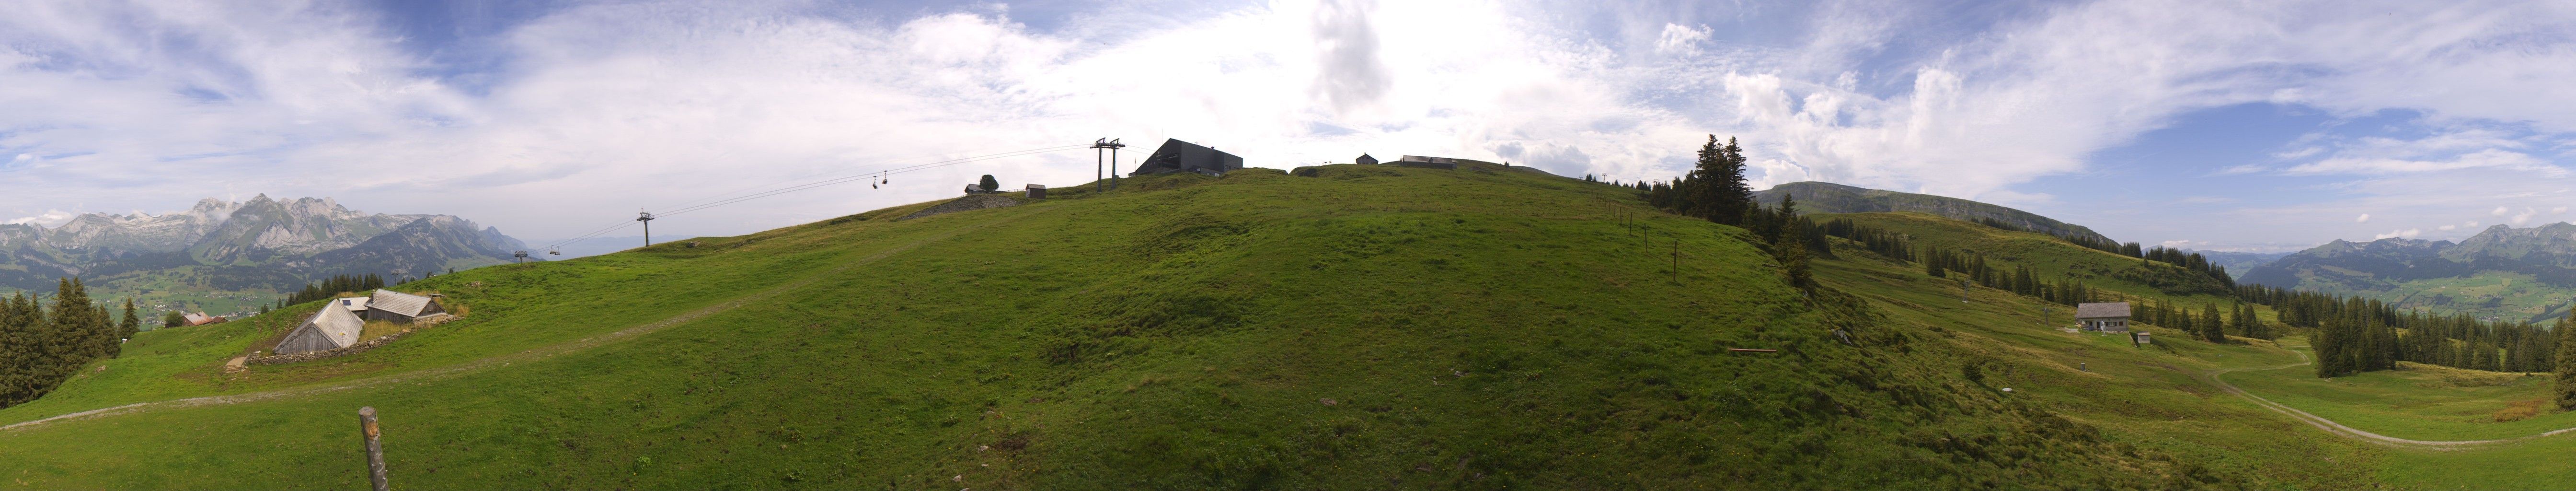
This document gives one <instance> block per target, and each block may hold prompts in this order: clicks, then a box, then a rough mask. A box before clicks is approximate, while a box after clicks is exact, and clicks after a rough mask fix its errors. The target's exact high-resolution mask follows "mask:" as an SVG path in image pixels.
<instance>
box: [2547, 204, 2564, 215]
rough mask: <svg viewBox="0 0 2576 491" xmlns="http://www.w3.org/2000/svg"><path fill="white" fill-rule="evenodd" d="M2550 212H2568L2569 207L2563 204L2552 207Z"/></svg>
mask: <svg viewBox="0 0 2576 491" xmlns="http://www.w3.org/2000/svg"><path fill="white" fill-rule="evenodd" d="M2549 212H2550V213H2566V212H2567V207H2564V206H2561V207H2557V208H2550V209H2549Z"/></svg>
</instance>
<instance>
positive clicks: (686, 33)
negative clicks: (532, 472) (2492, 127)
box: [0, 0, 1711, 238]
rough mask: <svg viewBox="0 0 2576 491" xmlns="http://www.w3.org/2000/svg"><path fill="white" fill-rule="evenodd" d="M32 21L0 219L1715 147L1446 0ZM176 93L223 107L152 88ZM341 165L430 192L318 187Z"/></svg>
mask: <svg viewBox="0 0 2576 491" xmlns="http://www.w3.org/2000/svg"><path fill="white" fill-rule="evenodd" d="M101 5H105V4H101ZM30 7H31V8H29V9H26V11H25V12H23V14H24V15H13V17H12V19H14V20H12V19H0V46H13V47H14V46H29V45H43V46H69V48H65V49H66V50H67V52H65V53H60V54H58V55H59V56H65V57H72V58H79V59H83V60H88V61H90V63H86V64H74V65H71V66H70V67H69V68H37V67H33V66H32V65H23V64H22V65H11V66H6V67H0V128H53V129H44V130H39V131H34V132H31V133H19V134H14V135H9V136H0V148H10V149H16V148H18V147H20V146H23V145H27V144H30V143H32V142H41V144H42V145H43V148H42V149H41V150H42V151H39V152H28V153H31V154H43V155H75V156H71V157H62V158H52V159H33V161H32V163H30V164H25V165H24V167H26V168H24V169H20V168H19V167H20V164H10V165H11V166H10V167H6V168H5V169H8V170H10V171H13V172H19V173H18V174H13V175H10V176H8V177H9V178H11V179H13V181H14V180H15V179H18V178H20V177H22V176H23V177H24V178H25V180H24V181H14V182H12V183H11V185H10V186H9V187H10V188H11V193H10V194H11V195H10V196H6V197H0V206H12V205H14V206H21V207H27V206H37V205H43V204H46V203H66V202H71V200H72V199H74V198H75V197H79V196H92V195H100V194H106V195H114V196H120V197H126V198H124V199H131V200H136V201H133V202H120V203H114V204H110V205H109V207H110V208H111V209H123V208H130V207H145V208H155V209H159V208H167V207H173V206H178V205H181V204H183V203H186V202H188V201H192V200H193V198H194V197H199V196H207V195H217V196H220V195H226V194H234V193H239V194H243V195H248V194H250V193H255V192H265V193H269V194H270V195H272V196H293V195H314V196H321V195H333V196H338V197H340V198H341V199H342V201H344V202H348V203H350V205H351V206H352V207H361V208H365V209H370V210H383V211H388V212H437V213H456V214H460V215H464V216H467V217H468V218H474V219H477V220H480V221H484V222H487V223H493V224H495V225H498V226H500V227H502V229H503V230H504V231H505V232H508V233H511V234H514V235H519V236H522V237H531V238H548V237H558V236H563V235H571V234H572V233H578V232H565V231H567V230H571V231H579V230H587V229H588V228H591V227H595V226H597V225H594V223H597V222H603V221H614V220H615V219H616V218H617V217H619V216H625V215H628V214H631V213H633V212H634V209H635V208H637V207H639V206H641V207H653V208H656V209H664V207H669V206H674V205H678V204H683V203H688V202H691V201H694V200H696V199H699V198H702V197H706V196H707V195H706V194H705V193H707V192H709V190H717V189H737V188H752V187H756V186H758V185H760V184H762V183H768V182H773V181H778V180H781V179H790V178H799V177H811V176H837V175H846V174H855V173H860V172H867V171H870V170H875V169H881V168H887V167H895V166H900V165H906V164H911V163H918V162H923V161H931V160H939V159H942V158H953V157H958V156H965V155H975V154H981V153H990V152H996V151H1004V150H1013V149H1023V148H1035V147H1043V146H1050V145H1062V144H1071V143H1082V142H1088V141H1091V140H1092V139H1093V138H1098V137H1102V136H1112V137H1121V138H1124V139H1125V140H1126V141H1127V142H1128V143H1130V144H1133V145H1136V146H1137V147H1141V148H1130V149H1129V150H1131V151H1130V152H1126V153H1125V155H1124V156H1125V157H1126V158H1127V159H1128V160H1130V161H1131V162H1130V163H1129V164H1128V165H1127V166H1126V167H1129V168H1132V165H1133V164H1132V161H1133V160H1135V159H1137V158H1141V157H1143V156H1144V154H1146V153H1147V152H1150V151H1151V150H1152V147H1153V146H1154V145H1156V144H1158V143H1159V140H1160V139H1161V138H1165V137H1170V138H1180V139H1185V140H1191V141H1196V142H1200V143H1204V144H1209V145H1215V146H1218V147H1219V148H1220V149H1223V150H1227V151H1229V152H1234V153H1236V154H1238V155H1242V156H1244V157H1246V159H1247V163H1248V164H1250V165H1255V166H1273V167H1288V166H1294V165H1301V164H1303V163H1307V162H1318V161H1325V160H1347V159H1348V158H1350V157H1351V156H1355V155H1358V154H1360V153H1362V152H1373V153H1376V154H1379V155H1389V154H1430V155H1456V156H1460V157H1469V158H1482V159H1494V160H1509V161H1513V162H1515V163H1519V164H1524V165H1532V166H1534V167H1538V168H1541V169H1546V170H1551V171H1556V172H1558V173H1560V174H1568V175H1579V174H1584V173H1587V172H1589V173H1598V174H1603V175H1607V176H1611V177H1614V178H1623V179H1631V180H1633V179H1637V178H1640V177H1665V176H1670V175H1675V174H1678V171H1677V170H1675V165H1674V163H1675V161H1677V159H1678V157H1680V156H1684V155H1687V151H1688V149H1689V148H1690V147H1691V146H1693V145H1694V144H1696V143H1697V139H1698V138H1700V137H1702V135H1704V134H1706V133H1708V132H1710V131H1709V130H1710V129H1711V128H1710V127H1709V126H1708V125H1706V124H1701V123H1696V122H1693V121H1692V120H1691V118H1689V117H1685V116H1682V115H1679V114H1676V113H1674V112H1671V111H1667V110H1664V109H1658V108H1655V107H1651V106H1648V105H1642V104H1638V103H1635V102H1633V101H1631V100H1629V99H1627V97H1628V94H1631V93H1632V92H1634V91H1635V90H1636V87H1638V86H1640V85H1641V84H1655V83H1661V82H1660V81H1655V80H1641V79H1637V78H1635V77H1637V75H1635V74H1633V73H1632V72H1630V71H1625V70H1622V69H1618V68H1617V67H1616V65H1617V63H1618V61H1617V59H1616V58H1615V56H1614V55H1613V54H1611V53H1609V52H1607V51H1604V50H1602V49H1601V48H1600V47H1598V46H1595V45H1590V44H1586V43H1584V42H1580V41H1574V40H1569V39H1566V38H1562V37H1559V36H1560V35H1562V34H1564V32H1563V30H1561V29H1557V28H1554V27H1551V26H1547V25H1543V24H1538V23H1535V22H1533V21H1531V20H1528V19H1523V18H1518V17H1515V16H1514V15H1513V14H1512V12H1513V11H1512V10H1511V9H1510V8H1508V7H1507V6H1501V5H1494V4H1490V3H1485V2H1480V1H1474V0H1454V1H1408V2H1381V3H1377V4H1369V3H1366V2H1334V3H1320V4H1319V3H1308V2H1300V1H1283V2H1279V3H1273V4H1263V5H1259V6H1254V7H1246V8H1240V9H1235V10H1231V11H1221V12H1215V13H1213V14H1211V15H1193V16H1190V17H1188V18H1169V19H1155V18H1142V19H1140V18H1117V19H1112V18H1096V19H1082V18H1078V19H1074V20H1072V21H1069V22H1073V23H1074V25H1067V26H1058V27H1057V28H1054V29H1047V30H1037V29H1032V28H1030V27H1028V26H1024V25H1021V24H1018V23H1015V22H1013V21H1012V20H1010V19H1008V18H1005V17H999V16H997V15H993V14H973V13H932V14H928V15H920V16H918V17H901V16H898V17H895V18H893V19H892V20H891V21H884V20H880V19H879V18H877V17H873V16H871V17H865V18H835V17H829V16H816V15H815V14H814V13H813V10H812V9H807V8H801V7H796V6H793V5H789V6H783V7H782V6H776V5H770V4H760V3H749V4H743V5H732V4H728V6H727V8H723V9H709V8H705V7H704V6H702V5H691V4H686V3H652V2H647V3H616V4H591V5H583V6H577V7H572V8H568V9H564V10H562V11H559V12H557V13H554V14H552V15H549V16H546V17H543V18H538V19H534V20H532V21H529V22H527V23H525V24H524V25H519V26H517V27H515V28H513V29H511V30H509V31H507V32H506V33H504V34H502V35H501V36H499V37H497V38H495V39H492V40H490V42H489V46H488V49H491V50H494V51H497V52H501V53H503V54H504V56H501V58H503V59H507V60H509V62H508V63H507V64H506V66H505V67H503V68H502V70H503V71H501V72H498V73H494V74H490V76H488V77H483V78H476V79H473V80H466V81H463V82H459V81H453V80H446V79H440V78H437V77H435V76H432V75H428V74H427V73H428V72H430V70H424V69H423V66H424V65H426V64H428V62H427V61H424V59H423V58H422V57H421V56H419V55H414V54H411V53H407V52H405V51H403V50H401V49H398V45H399V40H398V39H396V38H394V37H392V36H390V35H388V34H387V33H384V32H381V31H380V30H379V29H378V28H377V27H376V26H377V24H376V23H375V21H374V20H372V19H363V18H353V17H350V16H347V15H342V14H339V13H335V12H336V11H334V10H331V9H320V8H314V9H295V8H286V9H278V8H269V7H254V6H244V7H239V8H231V7H223V6H212V7H204V8H198V7H194V6H189V4H148V3H147V4H140V5H124V4H117V5H107V6H97V7H93V6H92V5H91V4H89V3H87V2H58V3H40V4H36V5H31V6H30ZM13 14H16V13H13ZM127 22H136V23H140V25H135V26H131V27H128V26H126V25H125V23H127ZM1399 26H1400V27H1399ZM190 36H195V38H196V39H200V40H201V41H202V42H201V43H200V44H203V45H205V46H209V47H208V48H206V49H205V52H202V53H194V52H192V53H186V55H187V56H175V55H170V54H168V53H161V52H159V51H158V50H159V49H160V47H159V46H158V45H154V44H152V43H151V40H152V39H164V38H179V37H190ZM12 41H27V42H25V43H13V42H12ZM163 57H168V58H171V59H163ZM87 66H107V67H110V68H112V69H113V71H115V72H116V73H117V74H118V75H117V76H115V77H110V76H106V75H103V74H102V73H103V72H104V71H106V70H107V69H100V70H99V71H92V70H90V69H88V68H83V67H87ZM467 84H471V85H474V86H473V87H466V86H464V85H467ZM192 87H194V88H203V89H204V90H205V91H207V92H210V93H215V94H222V95H223V97H222V98H221V99H220V100H218V101H214V102H209V101H207V100H201V99H192V98H189V97H179V96H173V95H171V94H173V93H177V92H181V91H184V90H185V89H188V88H192ZM182 156H184V157H182ZM173 157H181V158H173ZM26 160H28V159H19V160H17V161H20V162H23V161H26ZM1091 160H1092V159H1091V156H1090V155H1089V153H1088V152H1078V151H1077V152H1064V153H1059V154H1054V155H1044V156H1035V157H1026V158H1017V159H1010V160H1001V161H993V162H984V163H976V164H970V165H966V166H958V167H950V168H942V169H935V170H931V171H925V172H920V173H914V174H907V175H898V176H892V179H893V181H894V183H895V185H894V186H891V188H890V189H886V190H875V191H871V190H868V189H866V188H855V189H847V188H833V189H832V190H829V191H816V192H808V193H798V194H794V195H784V196H780V197H776V198H767V199H764V200H762V201H758V202H752V203H746V204H745V205H742V206H736V207H731V208H725V209H717V210H710V211H708V212H703V213H699V214H697V215H696V216H695V217H687V216H683V217H672V218H670V219H667V220H665V221H661V222H657V223H655V225H657V227H656V230H655V231H656V232H663V231H664V230H665V228H664V226H668V227H670V229H671V230H687V228H686V227H689V226H691V225H690V224H691V223H693V222H694V223H698V224H701V225H699V226H702V227H705V228H707V229H708V231H710V232H716V231H723V232H732V233H739V232H743V231H747V230H746V229H744V227H753V228H754V229H756V228H759V227H769V226H778V225H785V224H789V223H796V222H798V221H805V220H814V219H820V218H827V217H830V216H836V215H840V214H846V213H849V212H851V211H852V210H864V209H870V208H875V207H882V206H890V205H894V204H901V203H908V202H918V201H924V200H930V199H938V198H943V197H946V196H948V195H950V194H951V193H952V192H953V190H954V189H955V188H956V186H954V185H952V184H953V183H962V182H965V181H967V180H970V179H972V178H974V177H975V176H976V175H979V174H986V173H990V174H996V175H997V176H998V177H1001V178H1002V179H1004V180H1005V181H1008V182H1014V183H1017V182H1038V183H1055V184H1071V183H1078V182H1083V181H1087V180H1089V179H1090V175H1089V174H1082V173H1081V172H1080V170H1082V169H1088V168H1091V167H1092V166H1091V165H1090V164H1091V162H1090V161H1091ZM351 167H385V168H412V169H432V171H429V172H415V173H351V172H340V171H339V170H342V169H347V168H351ZM138 176H152V177H151V178H141V177H138ZM22 182H23V183H27V184H28V185H26V186H24V187H21V186H20V184H21V183H22ZM22 190H25V191H27V192H23V193H22V192H21V191H22ZM141 197H150V198H148V199H150V200H152V201H142V200H143V199H147V198H141ZM528 210H545V212H544V213H530V212H528ZM665 224H668V225H665Z"/></svg>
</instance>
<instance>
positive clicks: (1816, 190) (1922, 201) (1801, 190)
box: [1753, 181, 2116, 242]
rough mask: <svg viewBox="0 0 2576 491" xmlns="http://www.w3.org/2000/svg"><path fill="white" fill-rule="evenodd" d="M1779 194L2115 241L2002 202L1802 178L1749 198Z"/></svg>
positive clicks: (1818, 207)
mask: <svg viewBox="0 0 2576 491" xmlns="http://www.w3.org/2000/svg"><path fill="white" fill-rule="evenodd" d="M1783 196H1788V197H1792V198H1795V199H1797V200H1798V211H1799V212H1803V213H1868V212H1893V211H1912V212H1922V213H1930V214H1933V215H1940V216H1944V217H1949V218H1952V219H1957V220H1965V221H1971V222H1973V221H1977V220H1978V219H1981V218H1982V219H1991V220H1998V221H2002V222H2004V223H2010V224H2015V225H2019V226H2021V227H2022V228H2027V229H2030V230H2032V231H2036V232H2040V233H2044V234H2049V235H2061V236H2075V237H2083V238H2087V239H2094V240H2098V241H2101V242H2116V241H2113V240H2111V238H2109V237H2104V236H2102V234H2100V233H2096V232H2094V231H2093V229H2090V228H2085V227H2084V226H2082V225H2075V224H2071V223H2066V222H2061V221H2057V220H2056V219H2052V218H2049V217H2045V216H2040V215H2039V214H2037V213H2031V212H2027V211H2021V210H2017V209H2013V208H2011V207H2006V206H2003V205H1996V204H1991V203H1982V202H1977V201H1970V200H1964V199H1959V198H1952V197H1948V196H1934V195H1929V194H1915V193H1903V192H1896V191H1887V190H1879V189H1869V188H1861V187H1853V186H1845V185H1841V184H1834V183H1830V182H1817V181H1803V182H1792V183H1787V184H1781V185H1778V186H1772V187H1771V189H1765V190H1761V191H1755V192H1754V193H1753V200H1754V201H1757V202H1760V203H1763V204H1777V203H1779V202H1780V198H1781V197H1783Z"/></svg>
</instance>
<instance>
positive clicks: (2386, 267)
mask: <svg viewBox="0 0 2576 491" xmlns="http://www.w3.org/2000/svg"><path fill="white" fill-rule="evenodd" d="M2516 278H2528V281H2523V282H2522V283H2523V284H2522V285H2519V286H2517V285H2515V279H2516ZM2242 280H2243V282H2245V283H2253V284H2261V285H2268V286H2276V287H2283V288H2293V289H2306V290H2316V291H2330V292H2344V293H2361V294H2373V293H2377V294H2382V295H2380V296H2382V297H2385V298H2383V300H2388V301H2391V302H2398V303H2400V304H2401V305H2405V306H2426V307H2443V308H2454V309H2459V310H2464V311H2471V312H2480V313H2490V314H2498V315H2503V314H2508V313H2523V314H2531V315H2534V316H2537V317H2539V318H2546V317H2554V316H2556V315H2562V314H2564V313H2565V310H2566V308H2567V304H2568V298H2567V296H2568V295H2569V294H2571V293H2576V224H2570V223H2566V222H2560V223H2553V224H2548V225H2541V226H2537V227H2530V228H2513V227H2510V226H2505V225H2496V226H2493V227H2488V228H2487V229H2486V230H2484V231H2480V232H2478V234H2477V235H2475V236H2471V237H2469V238H2468V239H2465V240H2461V241H2460V242H2456V243H2454V242H2451V241H2447V240H2423V239H2403V238H2387V239H2379V240H2375V241H2370V242H2352V241H2346V240H2336V241H2333V242H2327V243H2325V244H2324V245H2319V246H2316V247H2314V248H2310V249H2308V250H2305V251H2299V252H2298V253H2294V254H2291V255H2289V256H2286V257H2282V258H2281V259H2280V260H2277V261H2273V262H2272V263H2271V264H2269V265H2265V266H2262V267H2257V268H2254V269H2253V270H2252V271H2248V272H2246V274H2245V276H2244V277H2243V278H2242ZM2532 283H2537V285H2533V284H2532Z"/></svg>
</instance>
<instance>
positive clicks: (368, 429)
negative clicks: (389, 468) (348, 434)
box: [358, 406, 385, 491]
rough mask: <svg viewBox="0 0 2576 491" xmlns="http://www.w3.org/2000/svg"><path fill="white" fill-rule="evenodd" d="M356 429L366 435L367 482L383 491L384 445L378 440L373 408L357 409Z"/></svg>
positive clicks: (377, 490)
mask: <svg viewBox="0 0 2576 491" xmlns="http://www.w3.org/2000/svg"><path fill="white" fill-rule="evenodd" d="M358 429H359V431H361V432H364V433H366V435H367V480H369V481H372V482H373V483H374V484H375V485H376V491H385V444H384V441H383V440H380V439H378V436H379V435H378V433H379V432H378V431H377V430H376V408H375V406H367V407H362V408H358Z"/></svg>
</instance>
